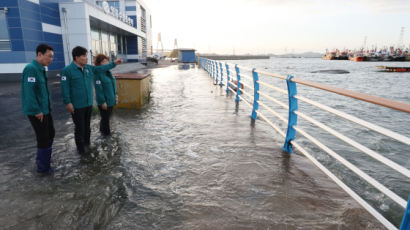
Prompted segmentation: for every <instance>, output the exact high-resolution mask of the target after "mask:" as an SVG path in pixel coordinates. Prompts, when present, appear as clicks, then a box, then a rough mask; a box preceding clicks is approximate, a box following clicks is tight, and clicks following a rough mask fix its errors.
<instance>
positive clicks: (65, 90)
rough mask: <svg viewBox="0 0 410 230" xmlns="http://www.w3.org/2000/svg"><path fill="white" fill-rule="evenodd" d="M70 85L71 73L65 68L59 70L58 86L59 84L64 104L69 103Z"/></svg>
mask: <svg viewBox="0 0 410 230" xmlns="http://www.w3.org/2000/svg"><path fill="white" fill-rule="evenodd" d="M70 85H71V75H70V74H69V72H68V71H67V70H65V69H63V70H62V71H61V75H60V86H61V94H62V96H63V102H64V104H66V105H67V104H70V103H71V93H70Z"/></svg>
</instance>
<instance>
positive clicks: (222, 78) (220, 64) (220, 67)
mask: <svg viewBox="0 0 410 230" xmlns="http://www.w3.org/2000/svg"><path fill="white" fill-rule="evenodd" d="M219 69H220V70H221V81H220V82H219V86H220V87H222V86H223V85H224V84H223V81H224V70H223V68H222V62H219Z"/></svg>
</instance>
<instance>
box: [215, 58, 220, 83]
mask: <svg viewBox="0 0 410 230" xmlns="http://www.w3.org/2000/svg"><path fill="white" fill-rule="evenodd" d="M215 68H216V79H215V81H216V84H218V79H219V65H218V62H215Z"/></svg>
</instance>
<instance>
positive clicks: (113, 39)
mask: <svg viewBox="0 0 410 230" xmlns="http://www.w3.org/2000/svg"><path fill="white" fill-rule="evenodd" d="M117 55H118V51H117V36H116V35H115V34H110V56H109V57H110V58H111V61H114V60H115V59H116V58H117Z"/></svg>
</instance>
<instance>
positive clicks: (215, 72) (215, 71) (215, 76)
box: [214, 61, 218, 81]
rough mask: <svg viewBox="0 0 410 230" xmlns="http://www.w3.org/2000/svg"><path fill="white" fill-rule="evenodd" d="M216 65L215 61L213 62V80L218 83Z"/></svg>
mask: <svg viewBox="0 0 410 230" xmlns="http://www.w3.org/2000/svg"><path fill="white" fill-rule="evenodd" d="M217 66H218V65H217V64H216V61H214V80H215V81H218V73H217V71H218V69H217Z"/></svg>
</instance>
